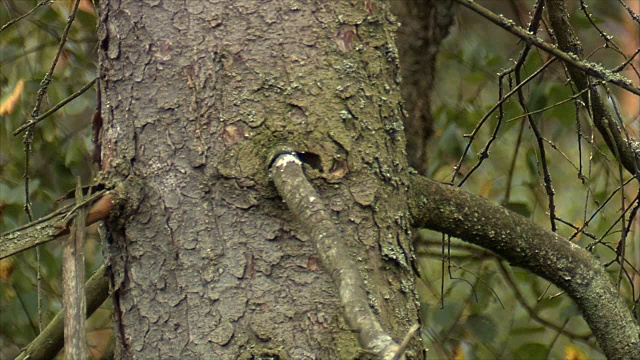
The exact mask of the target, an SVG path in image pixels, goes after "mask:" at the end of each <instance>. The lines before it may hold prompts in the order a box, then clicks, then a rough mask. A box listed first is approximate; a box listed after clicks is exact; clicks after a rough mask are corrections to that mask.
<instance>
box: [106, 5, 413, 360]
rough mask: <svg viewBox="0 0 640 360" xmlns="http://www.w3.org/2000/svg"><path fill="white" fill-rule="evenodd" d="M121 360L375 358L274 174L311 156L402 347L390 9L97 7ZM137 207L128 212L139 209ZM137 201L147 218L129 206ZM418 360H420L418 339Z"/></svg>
mask: <svg viewBox="0 0 640 360" xmlns="http://www.w3.org/2000/svg"><path fill="white" fill-rule="evenodd" d="M100 8H101V9H100V16H101V21H102V27H101V29H100V38H101V43H102V47H101V51H100V69H101V80H100V86H101V91H102V109H101V110H102V117H103V119H104V120H103V121H104V124H103V128H102V131H101V137H102V139H101V141H102V167H103V172H104V174H105V178H106V179H108V181H111V182H114V183H118V182H121V181H122V180H123V179H125V178H129V179H130V180H131V179H135V181H134V183H138V184H140V186H141V187H140V188H141V191H142V192H143V193H142V194H141V200H140V201H139V204H138V203H137V201H135V202H134V201H131V199H123V201H122V202H124V204H121V205H124V206H131V205H133V206H137V209H136V210H135V211H134V212H133V213H132V215H131V216H130V217H128V218H127V219H126V220H124V221H122V220H119V221H113V222H111V224H109V228H110V230H111V232H112V234H111V237H110V238H109V241H108V243H107V244H105V245H106V246H105V247H106V250H107V254H108V260H109V262H110V266H111V271H112V281H113V284H112V286H113V288H114V290H115V293H114V303H115V314H116V315H115V316H116V318H117V329H116V334H117V336H118V337H119V341H118V349H117V351H118V354H119V356H120V357H125V358H128V357H133V356H136V357H140V358H151V357H153V358H162V359H165V358H172V357H173V358H220V359H226V358H236V357H238V356H239V355H242V357H243V358H252V357H253V358H260V357H261V356H263V355H268V354H273V355H278V356H279V357H280V358H292V359H305V358H318V359H337V358H340V359H347V358H357V357H360V358H363V356H365V355H363V353H362V352H361V351H360V350H359V349H358V345H357V342H356V336H355V335H354V334H353V333H352V332H351V331H350V329H348V327H347V326H346V324H345V323H344V320H343V317H342V313H341V306H340V304H339V300H338V299H339V297H338V294H337V292H336V288H335V286H334V284H333V283H332V281H331V277H330V276H329V274H327V273H326V272H325V271H324V270H323V268H322V267H321V265H320V264H319V260H318V257H317V255H316V254H315V251H314V249H313V247H312V245H311V243H310V241H309V236H308V235H307V234H306V233H305V232H304V231H303V230H302V227H301V226H300V225H299V224H297V223H296V221H295V220H294V217H293V216H292V214H290V212H289V211H288V210H287V208H286V207H285V206H284V204H282V201H281V199H280V198H279V197H277V196H276V192H275V188H274V186H273V184H272V183H271V181H270V179H269V175H268V166H269V164H268V159H269V158H270V156H271V155H273V152H274V151H276V150H277V149H280V148H282V147H283V146H286V147H289V148H291V149H294V150H296V151H297V152H300V153H304V154H302V157H303V159H304V160H305V162H306V163H307V164H308V165H307V167H306V172H307V176H309V177H311V178H313V179H314V184H315V187H316V189H318V191H319V193H320V194H321V196H323V197H324V200H325V202H326V204H327V207H328V208H329V209H330V210H331V211H332V215H333V220H334V221H335V222H336V226H337V227H338V228H339V231H340V232H341V233H342V234H343V235H344V242H345V243H346V244H347V245H348V248H349V249H350V250H351V256H353V258H355V259H357V264H358V265H359V267H360V272H361V274H362V276H363V278H364V280H365V283H366V287H367V288H366V291H367V293H368V296H369V304H370V306H371V307H372V308H373V309H374V311H375V312H376V314H378V316H379V319H380V322H381V323H382V326H383V328H384V329H385V330H386V331H388V332H389V333H390V334H391V335H392V336H393V337H394V338H395V339H396V340H397V341H400V340H401V339H402V337H403V336H404V334H405V333H406V331H407V330H408V329H409V328H410V327H411V325H413V324H415V323H417V322H418V318H417V303H416V297H415V294H414V292H413V281H414V274H413V271H412V257H413V252H412V249H411V245H410V241H409V238H410V236H409V235H410V234H409V232H410V230H409V229H410V224H409V215H408V210H407V205H406V202H407V201H406V196H407V184H408V179H407V175H406V174H407V171H406V170H407V163H406V156H405V155H404V148H405V139H404V134H403V127H402V118H401V97H400V93H399V90H398V84H399V73H398V72H399V69H398V54H397V50H396V48H395V45H394V31H395V30H396V27H397V24H396V23H395V22H394V20H393V17H392V16H390V15H389V13H388V9H387V8H386V5H385V4H384V3H379V2H376V1H351V2H347V1H340V2H324V1H318V2H311V3H308V4H305V5H299V4H296V3H289V2H264V3H263V2H261V3H258V2H255V1H250V0H247V1H238V0H236V1H219V2H215V4H212V3H211V2H205V1H186V2H177V1H163V2H161V1H150V0H149V1H122V2H120V1H113V0H111V1H107V0H103V1H100ZM127 202H129V204H127ZM132 203H133V204H132ZM410 349H411V352H410V353H412V354H413V356H412V357H415V358H423V357H424V354H423V352H422V350H421V343H420V341H419V340H418V339H415V340H414V341H413V343H412V347H411V348H410Z"/></svg>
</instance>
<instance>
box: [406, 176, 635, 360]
mask: <svg viewBox="0 0 640 360" xmlns="http://www.w3.org/2000/svg"><path fill="white" fill-rule="evenodd" d="M409 199H411V200H410V202H409V210H410V211H411V214H412V216H413V219H414V224H413V225H414V226H417V227H425V228H429V229H433V230H437V231H442V232H444V233H447V234H449V235H452V236H455V237H458V238H460V239H462V240H464V241H467V242H470V243H473V244H476V245H479V246H482V247H484V248H485V249H489V250H491V251H493V252H494V253H496V254H498V255H500V256H501V257H503V258H504V259H506V260H507V261H509V262H510V263H511V264H512V265H516V266H520V267H523V268H525V269H527V270H529V271H531V272H533V273H535V274H537V275H539V276H541V277H543V278H545V279H547V280H549V281H551V282H552V283H554V284H555V285H556V286H558V287H559V288H561V289H563V290H564V291H566V292H567V293H568V294H569V296H571V298H572V299H573V300H574V301H575V302H576V304H577V305H578V307H579V308H580V309H581V311H582V314H583V316H584V318H585V320H586V321H587V323H588V324H589V327H590V328H591V331H592V332H593V334H594V335H595V337H596V338H597V339H598V343H599V344H600V347H601V348H602V350H603V351H604V353H605V354H606V356H607V358H609V359H640V327H639V326H638V325H637V324H636V323H635V320H634V319H633V316H632V314H631V311H630V310H629V309H628V308H627V306H626V305H625V303H624V301H623V300H622V298H620V296H619V295H618V293H617V291H616V289H615V287H614V285H613V283H612V282H611V279H610V277H609V275H608V274H607V272H606V271H605V270H604V268H603V267H602V265H600V264H599V263H598V262H597V261H596V260H595V258H594V257H593V256H592V255H591V254H590V253H588V252H587V251H586V250H584V249H582V248H580V247H578V246H577V245H575V244H573V243H572V242H570V241H568V240H566V239H565V238H563V237H561V236H559V235H557V234H554V233H552V232H549V231H547V230H545V229H543V228H542V227H540V226H538V225H535V224H534V223H532V222H531V221H529V220H528V219H526V218H524V217H522V216H520V215H517V214H515V213H513V212H511V211H509V210H507V209H505V208H502V207H500V206H498V205H495V204H493V203H491V202H490V201H488V200H486V199H483V198H481V197H479V196H476V195H473V194H470V193H468V192H465V191H463V190H460V189H456V188H453V187H450V186H446V185H442V184H439V183H437V182H434V181H431V180H429V179H427V178H424V177H420V176H417V175H414V176H412V179H411V188H410V195H409Z"/></svg>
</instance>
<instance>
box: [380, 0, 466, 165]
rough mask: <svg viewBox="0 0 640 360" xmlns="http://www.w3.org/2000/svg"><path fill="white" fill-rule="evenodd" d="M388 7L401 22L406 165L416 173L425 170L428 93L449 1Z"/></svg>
mask: <svg viewBox="0 0 640 360" xmlns="http://www.w3.org/2000/svg"><path fill="white" fill-rule="evenodd" d="M390 4H391V9H392V11H393V13H394V14H396V15H397V16H398V20H399V21H400V23H402V26H401V27H400V28H399V29H398V50H399V53H400V65H401V68H402V97H403V98H404V100H405V111H406V113H407V116H406V118H405V120H404V125H405V129H406V130H407V132H406V134H407V156H408V158H409V165H410V166H411V167H413V168H415V169H416V170H417V171H418V172H419V173H420V174H425V173H426V170H427V164H428V157H427V145H428V144H427V143H428V140H429V139H430V138H431V136H432V135H433V131H434V130H433V125H434V124H433V122H434V119H433V114H432V113H431V97H432V94H431V93H432V90H433V84H434V80H435V74H436V60H437V55H438V51H439V49H440V43H441V42H442V40H444V38H445V37H446V36H447V35H448V34H449V28H450V27H451V24H452V23H453V17H454V7H453V2H452V1H448V0H447V1H444V0H420V1H415V0H413V1H412V0H397V1H390Z"/></svg>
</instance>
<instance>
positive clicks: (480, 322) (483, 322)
mask: <svg viewBox="0 0 640 360" xmlns="http://www.w3.org/2000/svg"><path fill="white" fill-rule="evenodd" d="M466 326H467V328H468V329H469V332H470V333H471V334H472V335H473V336H474V337H475V338H476V339H478V340H480V341H481V342H482V343H484V344H493V343H495V339H496V336H497V335H498V329H497V327H496V324H495V323H494V322H493V320H492V319H490V318H488V317H486V316H484V315H477V314H474V315H471V316H469V317H468V318H467V321H466Z"/></svg>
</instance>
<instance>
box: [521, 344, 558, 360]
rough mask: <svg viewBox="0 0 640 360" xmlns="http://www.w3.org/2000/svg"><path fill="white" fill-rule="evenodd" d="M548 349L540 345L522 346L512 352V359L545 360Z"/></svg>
mask: <svg viewBox="0 0 640 360" xmlns="http://www.w3.org/2000/svg"><path fill="white" fill-rule="evenodd" d="M548 353H549V348H548V347H546V346H545V345H542V344H537V343H529V344H524V345H522V346H520V347H519V348H517V349H516V351H514V352H513V358H514V359H527V360H546V359H547V354H548Z"/></svg>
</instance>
